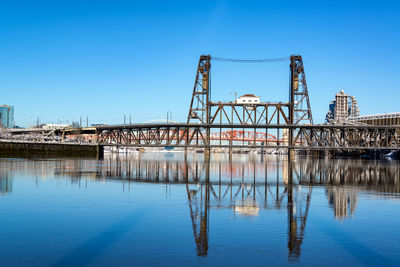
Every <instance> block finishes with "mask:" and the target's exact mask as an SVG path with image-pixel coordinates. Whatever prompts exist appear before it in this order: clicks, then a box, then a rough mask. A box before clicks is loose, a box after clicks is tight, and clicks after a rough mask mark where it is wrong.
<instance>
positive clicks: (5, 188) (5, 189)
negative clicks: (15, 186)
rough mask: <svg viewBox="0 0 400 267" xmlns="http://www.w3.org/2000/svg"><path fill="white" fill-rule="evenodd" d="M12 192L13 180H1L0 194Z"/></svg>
mask: <svg viewBox="0 0 400 267" xmlns="http://www.w3.org/2000/svg"><path fill="white" fill-rule="evenodd" d="M11 192H12V178H0V194H5V193H11Z"/></svg>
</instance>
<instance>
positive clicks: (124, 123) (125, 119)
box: [124, 114, 126, 125]
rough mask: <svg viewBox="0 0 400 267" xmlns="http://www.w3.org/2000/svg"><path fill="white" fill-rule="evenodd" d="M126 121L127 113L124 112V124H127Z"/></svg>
mask: <svg viewBox="0 0 400 267" xmlns="http://www.w3.org/2000/svg"><path fill="white" fill-rule="evenodd" d="M125 122H126V115H125V114H124V125H125Z"/></svg>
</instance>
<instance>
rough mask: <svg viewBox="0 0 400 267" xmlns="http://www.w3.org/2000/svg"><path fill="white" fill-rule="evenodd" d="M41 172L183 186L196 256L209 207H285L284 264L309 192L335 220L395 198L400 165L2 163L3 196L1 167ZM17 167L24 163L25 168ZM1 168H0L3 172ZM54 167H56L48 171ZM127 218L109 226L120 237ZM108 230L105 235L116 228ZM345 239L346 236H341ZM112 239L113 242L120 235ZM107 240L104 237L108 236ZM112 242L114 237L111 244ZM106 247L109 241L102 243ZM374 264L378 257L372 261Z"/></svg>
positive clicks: (293, 251) (293, 255) (298, 241)
mask: <svg viewBox="0 0 400 267" xmlns="http://www.w3.org/2000/svg"><path fill="white" fill-rule="evenodd" d="M13 164H14V165H18V166H14V167H15V169H29V170H32V171H33V172H35V171H41V172H43V169H40V168H37V166H36V165H35V164H41V165H44V166H47V169H46V170H49V171H51V170H53V171H54V175H56V176H63V177H65V176H67V177H70V178H71V181H72V182H73V183H78V184H79V185H81V184H80V183H81V179H82V178H89V179H94V180H101V181H106V180H110V179H112V180H118V181H122V182H123V183H131V182H135V183H161V184H184V185H185V187H186V193H187V199H188V202H187V203H188V206H189V213H190V214H189V216H190V219H191V222H192V228H193V235H194V241H195V243H196V250H197V255H198V256H200V257H206V256H207V255H208V250H209V224H210V209H221V208H225V209H232V210H233V211H234V214H235V215H237V216H247V217H252V216H258V214H259V213H260V210H261V209H277V210H285V211H286V213H287V248H288V259H289V261H297V259H298V258H299V257H300V256H301V247H302V243H303V240H304V238H305V236H306V226H307V218H308V216H309V211H310V203H311V197H312V192H313V187H315V186H323V187H325V193H326V196H327V200H328V204H329V206H330V207H331V208H332V210H333V216H334V218H335V219H337V220H344V219H346V218H348V217H351V216H353V215H354V211H355V209H356V207H357V202H358V192H359V191H360V190H362V191H364V192H368V193H369V194H375V195H379V196H381V197H385V198H399V193H400V183H399V177H400V166H399V164H398V163H397V162H390V161H386V162H382V161H366V160H362V159H360V160H354V159H353V160H349V159H338V160H329V159H313V158H307V157H297V158H294V159H290V158H289V159H288V158H287V157H280V156H271V157H266V158H264V157H262V158H261V160H260V158H259V156H254V157H252V156H234V158H232V156H228V155H219V154H213V155H212V156H211V159H210V157H205V158H203V156H202V155H198V154H184V155H180V156H174V157H164V156H160V155H157V154H150V155H146V154H138V155H131V156H109V157H106V158H105V159H104V160H103V161H93V160H72V159H71V160H68V159H60V160H49V161H37V162H35V161H12V160H2V161H1V162H0V167H1V169H0V193H2V194H4V193H7V192H11V191H12V178H11V177H10V175H9V174H8V172H7V169H6V168H4V166H5V165H6V166H7V167H8V168H11V169H13ZM19 165H24V167H23V168H21V166H19ZM2 166H3V167H2ZM49 166H53V168H48V167H49ZM126 220H128V221H129V220H130V219H129V216H128V217H127V218H125V219H124V220H123V221H121V222H120V223H118V224H117V225H115V226H113V227H112V228H113V229H114V228H115V229H116V228H118V229H119V230H118V231H119V233H120V234H121V233H122V232H123V231H124V229H125V228H126V227H128V226H129V225H131V224H130V223H126V222H125V221H126ZM113 229H111V230H110V231H111V232H112V231H114V230H113ZM108 233H109V231H108V230H106V231H104V232H103V234H101V235H100V236H98V237H95V238H94V239H93V240H91V241H89V242H88V243H87V244H84V245H83V247H82V248H80V251H81V250H88V253H87V255H88V258H87V262H90V257H91V256H90V255H92V254H93V255H94V254H96V251H92V253H90V251H89V250H90V248H91V247H92V244H93V243H96V244H97V243H99V242H101V241H102V240H105V239H107V238H104V236H107V235H108ZM342 236H343V235H342ZM117 237H118V236H115V237H114V238H117ZM107 240H108V239H107ZM111 240H112V239H111ZM104 246H107V244H105V243H104ZM358 247H359V249H358V251H357V253H355V254H354V255H353V256H355V258H357V259H359V261H360V262H364V259H363V255H366V254H369V255H374V252H373V251H370V250H369V249H368V247H365V246H362V244H359V246H358ZM72 258H74V252H72V254H71V255H70V256H67V257H66V258H64V259H63V260H62V261H60V262H59V263H60V264H61V265H65V264H66V263H70V260H69V259H72ZM374 258H375V259H379V255H375V256H374Z"/></svg>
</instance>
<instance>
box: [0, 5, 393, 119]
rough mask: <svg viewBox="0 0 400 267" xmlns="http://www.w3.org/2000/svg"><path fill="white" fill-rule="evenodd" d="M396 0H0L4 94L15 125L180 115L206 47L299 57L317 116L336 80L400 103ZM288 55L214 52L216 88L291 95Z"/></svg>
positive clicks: (224, 96) (375, 100)
mask: <svg viewBox="0 0 400 267" xmlns="http://www.w3.org/2000/svg"><path fill="white" fill-rule="evenodd" d="M399 49H400V1H384V0H381V1H368V0H363V1H251V0H248V1H212V0H210V1H207V0H203V1H188V0H185V1H117V0H113V1H99V0H96V1H94V0H93V1H83V0H79V1H74V0H68V1H61V0H59V1H40V0H36V1H18V0H10V1H8V0H0V90H1V91H0V92H1V96H0V104H11V105H14V106H15V120H16V123H17V125H21V126H28V125H32V124H35V123H36V120H37V117H38V116H39V117H40V120H41V122H47V123H51V122H56V121H57V120H61V121H67V120H68V121H69V122H71V121H72V120H75V121H77V120H79V118H80V117H81V116H82V117H84V121H85V122H86V116H88V117H89V123H100V122H105V123H122V122H123V116H124V114H126V115H129V114H131V116H132V120H133V122H145V121H150V120H153V119H158V118H165V117H166V113H167V111H170V112H171V113H172V119H173V120H175V121H185V120H186V117H187V113H188V109H189V104H190V98H191V93H192V90H193V83H194V78H195V73H196V68H197V63H198V59H199V56H200V55H201V54H211V55H212V56H215V57H227V58H277V57H284V56H290V55H291V54H300V55H302V56H303V61H304V66H305V72H306V77H307V83H308V89H309V94H310V100H311V106H312V110H313V115H314V120H315V121H316V122H323V120H324V118H325V114H326V112H327V110H328V104H329V101H330V100H332V99H333V98H334V95H335V93H336V92H337V91H339V90H340V89H343V90H344V91H345V92H346V93H349V94H352V95H354V96H356V98H357V100H358V103H359V107H360V113H361V114H371V113H382V112H400V105H399V99H400V92H399V90H400V86H399V84H400V82H399V77H400V75H399V70H400V51H399ZM288 86H289V63H288V62H283V63H273V64H251V65H249V64H233V63H222V62H213V65H212V99H213V100H214V101H228V100H232V99H233V95H232V94H230V92H238V94H239V95H240V94H244V93H255V94H257V95H260V96H261V99H262V100H263V101H287V100H288Z"/></svg>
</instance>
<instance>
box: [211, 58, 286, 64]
mask: <svg viewBox="0 0 400 267" xmlns="http://www.w3.org/2000/svg"><path fill="white" fill-rule="evenodd" d="M289 59H290V57H281V58H269V59H232V58H221V57H211V60H215V61H222V62H235V63H271V62H278V61H286V60H289Z"/></svg>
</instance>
